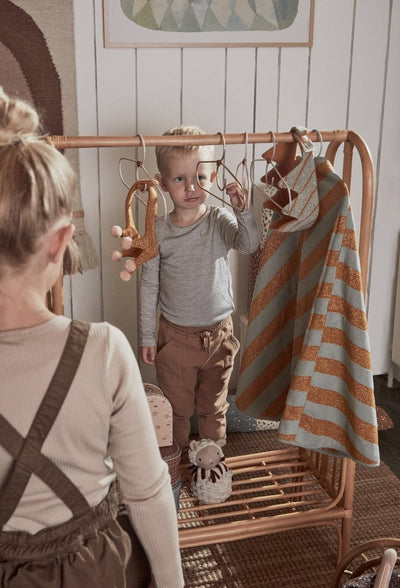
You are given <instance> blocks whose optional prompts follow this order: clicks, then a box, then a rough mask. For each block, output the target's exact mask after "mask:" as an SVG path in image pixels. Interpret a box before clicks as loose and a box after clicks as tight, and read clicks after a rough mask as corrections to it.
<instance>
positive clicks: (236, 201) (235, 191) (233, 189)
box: [225, 182, 246, 211]
mask: <svg viewBox="0 0 400 588" xmlns="http://www.w3.org/2000/svg"><path fill="white" fill-rule="evenodd" d="M225 191H226V193H227V194H228V196H229V198H230V200H231V203H232V204H233V205H234V206H236V208H238V209H239V210H240V211H242V210H244V203H245V196H246V195H245V193H244V190H243V189H242V188H241V187H240V186H239V184H238V183H237V182H231V183H230V184H228V185H227V186H226V188H225Z"/></svg>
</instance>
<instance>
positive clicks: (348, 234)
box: [343, 229, 358, 251]
mask: <svg viewBox="0 0 400 588" xmlns="http://www.w3.org/2000/svg"><path fill="white" fill-rule="evenodd" d="M343 246H344V247H347V249H352V250H353V251H358V247H357V236H356V233H355V231H354V229H346V231H345V233H344V235H343Z"/></svg>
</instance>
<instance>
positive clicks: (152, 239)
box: [111, 180, 158, 282]
mask: <svg viewBox="0 0 400 588" xmlns="http://www.w3.org/2000/svg"><path fill="white" fill-rule="evenodd" d="M156 184H157V182H156V181H155V180H138V181H137V182H135V183H134V184H133V186H132V187H131V188H130V190H129V192H128V196H127V197H126V201H125V220H126V227H125V228H124V229H122V228H121V227H120V226H118V225H114V226H113V227H112V229H111V234H112V236H113V237H117V238H119V237H121V244H122V250H121V251H113V253H112V255H111V258H112V259H113V261H121V259H122V258H123V257H130V258H132V259H127V260H126V261H125V269H124V270H122V271H121V272H120V277H121V280H124V281H125V282H127V281H128V280H130V278H131V276H132V274H133V272H134V271H135V270H136V269H137V268H138V267H139V266H140V265H141V264H142V263H144V262H145V261H148V260H149V259H152V258H153V257H156V256H157V255H158V247H157V240H156V232H155V222H156V216H157V193H156V190H155V185H156ZM146 189H147V191H148V200H147V208H146V220H145V234H144V235H143V236H142V237H141V236H140V235H139V233H138V231H137V229H136V226H135V223H134V221H133V215H132V209H131V204H132V198H133V196H134V195H135V194H136V192H144V191H145V190H146Z"/></svg>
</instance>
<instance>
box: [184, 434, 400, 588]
mask: <svg viewBox="0 0 400 588" xmlns="http://www.w3.org/2000/svg"><path fill="white" fill-rule="evenodd" d="M277 444H278V445H279V442H278V441H277V440H276V435H275V433H274V432H273V431H257V432H251V433H231V434H229V435H228V444H227V448H226V451H225V450H224V452H225V454H226V455H240V454H248V453H254V452H257V451H260V450H265V449H267V448H268V449H270V448H273V447H275V446H277ZM399 493H400V481H399V480H398V479H397V478H396V476H395V475H394V474H393V473H392V472H391V470H390V469H389V468H388V467H387V466H386V465H384V464H382V465H381V466H379V467H376V468H366V467H357V468H356V479H355V494H354V522H353V534H352V546H355V545H358V544H359V543H361V542H363V541H366V540H368V539H374V538H376V537H384V536H394V537H399V529H400V504H399V500H398V497H399ZM336 548H337V537H336V533H335V531H334V530H333V529H331V528H330V527H326V526H324V527H314V528H311V529H300V530H293V531H285V532H281V533H275V534H273V535H266V536H264V537H257V538H251V539H246V540H240V541H235V542H232V543H221V544H217V545H211V546H203V547H197V548H191V549H184V550H182V558H183V568H184V575H185V581H186V588H194V587H199V588H200V587H201V588H209V587H210V588H211V587H215V588H250V587H251V588H265V587H266V586H273V587H279V588H329V583H330V579H331V577H332V574H333V571H334V569H335V565H336Z"/></svg>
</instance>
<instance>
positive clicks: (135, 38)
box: [103, 0, 315, 48]
mask: <svg viewBox="0 0 400 588" xmlns="http://www.w3.org/2000/svg"><path fill="white" fill-rule="evenodd" d="M134 1H136V2H138V4H137V6H138V11H137V12H138V14H136V15H135V18H136V20H137V21H138V22H140V19H141V18H142V21H143V22H147V23H148V22H149V18H148V16H147V17H144V16H142V14H143V13H141V14H140V13H139V9H140V8H143V7H145V9H146V10H147V15H148V13H149V11H150V15H151V19H153V15H154V14H156V15H157V14H158V16H159V15H160V13H161V14H162V11H163V10H164V7H165V6H167V4H169V3H167V1H166V0H146V1H145V0H122V1H120V0H103V25H104V47H105V48H122V47H128V48H146V47H147V48H151V47H311V46H312V43H313V33H314V9H315V0H280V1H281V2H282V3H283V5H282V6H283V8H285V6H287V3H290V2H292V3H294V4H292V11H291V12H292V14H295V18H294V19H293V22H292V23H291V24H290V25H289V26H286V27H285V28H280V29H275V30H231V29H229V30H228V29H226V30H215V31H214V30H213V31H207V32H203V31H194V30H190V31H186V30H185V31H182V29H181V30H180V31H179V30H160V29H156V28H148V27H147V26H146V27H145V26H141V25H140V24H137V22H134V20H133V19H132V18H133V17H129V18H128V16H127V14H126V13H125V12H127V11H128V10H130V9H131V7H133V9H134V8H135V5H134ZM187 1H188V4H189V2H193V3H194V2H196V1H197V2H198V3H199V4H201V3H202V2H203V3H204V5H206V4H207V0H187ZM214 1H219V2H221V0H214ZM180 2H181V6H182V2H185V0H180ZM265 2H266V8H265V9H266V10H267V8H268V7H269V6H270V5H271V2H270V0H265ZM122 5H124V8H123V7H122ZM225 5H226V3H225V4H222V2H221V3H220V4H219V5H215V6H216V10H218V13H219V14H218V18H219V20H218V25H219V26H221V23H222V24H223V22H224V18H223V17H224V14H223V13H222V17H221V10H222V11H223V10H224V6H225ZM284 5H285V6H284ZM238 6H240V10H241V12H242V14H241V15H240V16H242V15H243V16H244V19H246V17H249V18H251V14H250V13H251V11H252V10H253V9H252V8H250V3H249V4H248V5H246V4H243V3H241V4H238ZM293 6H294V7H295V10H296V12H295V13H294V8H293ZM208 7H209V6H208V5H207V8H208ZM211 8H212V6H211ZM124 10H125V12H124ZM225 10H226V13H227V14H226V16H227V17H228V8H226V9H225ZM243 10H245V11H246V10H247V14H246V12H244V13H243ZM151 11H153V12H151ZM153 13H154V14H153ZM178 16H179V15H178ZM235 16H237V15H235ZM151 19H150V20H151ZM247 22H248V21H247ZM156 24H157V23H156V22H155V19H153V25H154V27H155V26H156ZM196 24H197V21H196ZM236 27H237V19H236Z"/></svg>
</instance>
